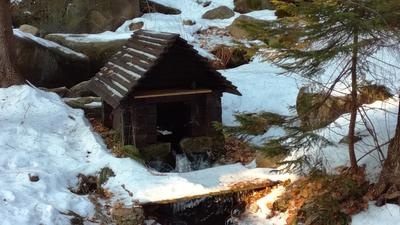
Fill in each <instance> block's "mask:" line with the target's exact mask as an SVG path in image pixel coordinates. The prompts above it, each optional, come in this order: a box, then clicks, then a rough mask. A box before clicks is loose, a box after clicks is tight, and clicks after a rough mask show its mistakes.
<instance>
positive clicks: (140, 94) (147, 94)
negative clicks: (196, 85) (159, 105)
mask: <svg viewBox="0 0 400 225" xmlns="http://www.w3.org/2000/svg"><path fill="white" fill-rule="evenodd" d="M211 92H212V90H210V89H165V90H148V91H137V92H135V94H134V98H135V99H143V98H157V97H167V96H178V95H196V94H207V93H211Z"/></svg>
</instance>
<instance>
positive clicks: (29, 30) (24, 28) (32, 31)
mask: <svg viewBox="0 0 400 225" xmlns="http://www.w3.org/2000/svg"><path fill="white" fill-rule="evenodd" d="M19 30H20V31H22V32H25V33H29V34H32V35H34V36H38V35H39V29H38V28H37V27H35V26H32V25H28V24H22V25H21V26H20V27H19Z"/></svg>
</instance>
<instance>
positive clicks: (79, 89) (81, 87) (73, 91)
mask: <svg viewBox="0 0 400 225" xmlns="http://www.w3.org/2000/svg"><path fill="white" fill-rule="evenodd" d="M88 84H89V81H82V82H81V83H79V84H77V85H74V86H73V87H71V88H70V89H69V91H68V94H67V97H69V98H77V97H89V96H96V94H95V93H93V92H92V91H91V90H89V88H88Z"/></svg>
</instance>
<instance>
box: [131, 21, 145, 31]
mask: <svg viewBox="0 0 400 225" xmlns="http://www.w3.org/2000/svg"><path fill="white" fill-rule="evenodd" d="M143 26H144V23H143V22H137V23H131V24H129V30H131V31H135V30H140V29H142V28H143Z"/></svg>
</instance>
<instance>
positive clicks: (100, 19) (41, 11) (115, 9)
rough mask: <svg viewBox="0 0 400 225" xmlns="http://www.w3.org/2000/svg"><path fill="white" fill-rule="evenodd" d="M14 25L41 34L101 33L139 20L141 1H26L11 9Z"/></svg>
mask: <svg viewBox="0 0 400 225" xmlns="http://www.w3.org/2000/svg"><path fill="white" fill-rule="evenodd" d="M11 12H12V17H13V24H14V25H16V26H19V25H21V24H32V25H34V26H36V27H38V28H39V30H40V33H41V34H47V33H55V32H57V33H99V32H103V31H107V30H115V29H116V28H118V27H119V26H120V25H121V24H122V23H123V22H124V21H126V20H128V19H132V18H135V17H139V16H140V15H141V13H140V7H139V0H69V1H64V0H24V1H22V2H20V3H19V4H13V5H12V7H11Z"/></svg>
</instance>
